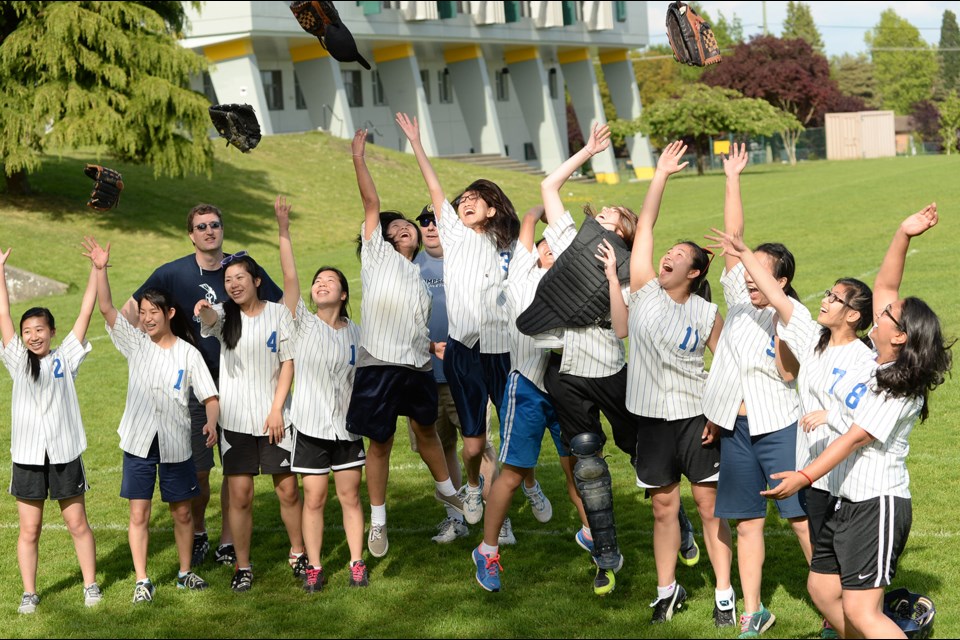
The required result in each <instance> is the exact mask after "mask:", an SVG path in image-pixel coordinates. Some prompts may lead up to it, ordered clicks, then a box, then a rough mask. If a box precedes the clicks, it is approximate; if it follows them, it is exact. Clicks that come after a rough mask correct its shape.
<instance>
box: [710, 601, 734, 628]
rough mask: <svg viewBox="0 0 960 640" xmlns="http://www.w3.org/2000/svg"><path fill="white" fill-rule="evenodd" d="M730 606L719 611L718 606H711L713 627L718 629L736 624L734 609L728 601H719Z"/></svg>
mask: <svg viewBox="0 0 960 640" xmlns="http://www.w3.org/2000/svg"><path fill="white" fill-rule="evenodd" d="M721 602H724V603H726V604H729V605H730V608H729V609H721V608H720V605H718V604H716V603H714V604H713V625H714V626H715V627H717V628H718V629H722V628H723V627H732V626H733V625H735V624H736V620H735V619H734V618H735V617H736V607H734V606H733V603H731V602H729V601H721Z"/></svg>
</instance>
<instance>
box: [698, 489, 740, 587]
mask: <svg viewBox="0 0 960 640" xmlns="http://www.w3.org/2000/svg"><path fill="white" fill-rule="evenodd" d="M690 488H691V490H692V492H693V499H694V501H696V503H697V511H699V512H700V520H701V522H702V523H703V541H704V543H706V545H707V555H708V556H709V557H710V564H711V565H713V575H715V576H716V578H717V590H718V591H724V590H726V589H729V588H730V565H731V564H732V563H733V542H732V540H731V537H730V525H729V524H728V523H727V521H726V519H724V518H717V517H716V516H715V515H713V513H714V507H715V505H716V502H717V484H716V483H715V482H705V483H701V484H693V485H691V487H690Z"/></svg>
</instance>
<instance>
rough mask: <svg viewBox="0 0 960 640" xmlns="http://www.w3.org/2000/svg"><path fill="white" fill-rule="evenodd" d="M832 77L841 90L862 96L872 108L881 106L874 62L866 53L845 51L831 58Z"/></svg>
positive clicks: (843, 92)
mask: <svg viewBox="0 0 960 640" xmlns="http://www.w3.org/2000/svg"><path fill="white" fill-rule="evenodd" d="M830 77H831V78H833V79H834V80H836V81H837V87H838V88H839V89H840V92H841V93H842V94H844V95H847V96H856V97H858V98H861V99H862V100H863V101H864V103H866V105H867V106H868V107H869V108H871V109H877V108H879V107H880V100H879V99H878V97H877V79H876V78H875V77H874V75H873V63H872V62H870V58H868V57H867V54H865V53H858V54H856V55H854V54H850V53H845V54H843V55H842V56H834V57H832V58H831V59H830Z"/></svg>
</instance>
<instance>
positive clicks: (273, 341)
mask: <svg viewBox="0 0 960 640" xmlns="http://www.w3.org/2000/svg"><path fill="white" fill-rule="evenodd" d="M267 348H268V349H270V351H273V352H274V353H276V352H277V332H276V331H274V332H273V333H271V334H270V337H269V338H267Z"/></svg>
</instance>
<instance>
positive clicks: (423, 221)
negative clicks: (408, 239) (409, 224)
mask: <svg viewBox="0 0 960 640" xmlns="http://www.w3.org/2000/svg"><path fill="white" fill-rule="evenodd" d="M418 220H419V221H420V226H421V227H423V228H424V229H426V228H427V227H429V226H430V225H434V226H436V225H437V219H436V218H434V217H433V216H429V217H428V216H424V217H422V218H418Z"/></svg>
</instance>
